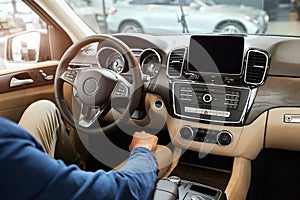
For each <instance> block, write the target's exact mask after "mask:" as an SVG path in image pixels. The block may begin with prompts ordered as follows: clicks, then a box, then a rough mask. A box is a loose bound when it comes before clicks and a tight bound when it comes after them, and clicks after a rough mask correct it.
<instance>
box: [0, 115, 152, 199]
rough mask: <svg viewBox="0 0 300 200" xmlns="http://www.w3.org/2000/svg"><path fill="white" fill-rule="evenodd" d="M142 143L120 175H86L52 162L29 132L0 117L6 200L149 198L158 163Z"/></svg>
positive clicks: (0, 169) (0, 188) (1, 188)
mask: <svg viewBox="0 0 300 200" xmlns="http://www.w3.org/2000/svg"><path fill="white" fill-rule="evenodd" d="M138 134H139V133H138ZM143 135H145V134H144V133H143ZM148 136H149V135H148ZM153 137H155V136H153ZM151 138H152V137H150V139H151ZM148 139H149V138H148ZM134 141H139V139H138V138H136V137H135V139H134V140H133V143H134ZM156 141H157V140H156ZM144 142H145V145H146V146H143V145H141V144H136V145H135V144H133V145H132V146H131V147H132V149H133V151H132V152H131V155H130V158H129V160H128V162H127V163H126V164H125V165H124V167H122V168H121V169H120V170H118V171H111V172H105V171H103V170H98V171H96V172H86V171H82V170H80V169H79V168H78V167H77V166H75V165H71V166H66V165H65V164H64V163H63V162H62V161H57V160H54V159H51V158H50V157H49V156H48V155H47V154H46V153H45V152H44V151H43V148H42V147H41V145H40V144H39V143H38V142H37V141H36V140H35V139H34V138H33V137H32V136H31V135H30V134H29V133H27V132H26V131H25V130H24V129H22V128H20V127H19V126H18V125H16V124H15V123H13V122H10V121H8V120H5V119H3V118H0V177H1V179H0V193H1V195H2V197H3V198H4V199H43V200H44V199H89V200H90V199H151V197H152V193H153V190H154V188H155V183H156V170H157V163H156V160H155V157H154V156H153V154H152V153H151V151H150V149H151V148H150V149H149V148H148V147H147V146H148V145H149V144H147V142H146V141H144ZM150 143H151V142H150ZM150 146H153V148H155V147H156V142H155V139H154V142H153V141H152V144H151V145H150ZM151 150H152V149H151Z"/></svg>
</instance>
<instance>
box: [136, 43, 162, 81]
mask: <svg viewBox="0 0 300 200" xmlns="http://www.w3.org/2000/svg"><path fill="white" fill-rule="evenodd" d="M150 51H152V52H153V53H154V54H155V55H156V57H157V58H158V62H159V64H161V56H160V54H159V53H158V52H157V51H156V50H155V49H152V48H147V49H144V50H143V51H142V52H141V53H140V57H139V63H140V66H141V71H142V73H143V67H144V61H145V59H146V58H147V57H148V56H149V55H153V54H152V53H150V54H148V55H146V56H145V58H143V59H142V60H141V57H142V56H143V54H144V53H146V52H150ZM143 74H144V73H143ZM145 75H147V74H145ZM155 76H156V75H153V76H150V79H152V78H154V77H155Z"/></svg>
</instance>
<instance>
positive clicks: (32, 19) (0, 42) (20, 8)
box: [0, 0, 46, 70]
mask: <svg viewBox="0 0 300 200" xmlns="http://www.w3.org/2000/svg"><path fill="white" fill-rule="evenodd" d="M45 28H46V24H45V22H43V21H42V20H41V19H40V17H39V16H38V15H36V14H35V13H34V12H33V11H32V10H31V9H30V8H29V7H28V6H27V5H26V4H25V3H23V2H22V1H21V0H0V70H5V69H8V68H10V66H9V64H7V62H6V60H5V59H6V58H7V56H6V54H7V52H6V50H5V43H6V41H7V38H9V37H10V36H12V35H16V34H18V33H21V32H24V31H28V32H30V31H36V30H38V32H40V31H41V30H43V31H42V32H44V31H45ZM29 35H30V34H29ZM32 35H33V36H32V37H34V36H36V33H35V34H32ZM21 38H24V39H23V40H21V41H19V42H18V40H20V39H21ZM25 38H26V37H22V36H20V37H17V39H15V40H12V41H11V42H12V43H11V45H19V44H20V45H21V46H20V49H21V48H22V51H23V54H25V53H26V51H27V52H29V55H23V58H24V59H23V60H22V59H16V60H13V59H12V60H10V61H9V62H10V63H14V61H16V62H17V63H18V64H19V65H22V63H23V64H25V63H26V62H29V61H31V62H32V61H37V60H36V59H35V58H34V59H31V60H30V59H28V57H29V58H30V56H33V55H31V54H32V51H33V50H34V49H30V47H32V46H34V44H31V43H29V42H30V41H29V40H26V41H25ZM26 39H28V38H26ZM18 43H19V44H18ZM25 47H26V48H27V49H26V48H25ZM34 48H38V47H34ZM18 53H21V52H17V53H16V52H10V54H11V55H10V56H11V57H12V56H13V55H15V57H18V56H17V54H18ZM12 58H13V57H12ZM25 58H26V59H25Z"/></svg>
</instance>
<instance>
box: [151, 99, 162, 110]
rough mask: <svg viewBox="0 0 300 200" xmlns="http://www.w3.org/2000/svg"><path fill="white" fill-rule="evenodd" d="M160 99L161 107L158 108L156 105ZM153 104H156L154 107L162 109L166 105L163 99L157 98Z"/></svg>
mask: <svg viewBox="0 0 300 200" xmlns="http://www.w3.org/2000/svg"><path fill="white" fill-rule="evenodd" d="M158 101H160V102H161V107H160V108H158V107H157V106H156V102H158ZM153 106H154V108H156V110H161V109H163V107H164V102H163V101H162V100H161V99H156V100H155V101H154V103H153Z"/></svg>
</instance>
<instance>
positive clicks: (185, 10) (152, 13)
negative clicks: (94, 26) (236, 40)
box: [107, 0, 269, 33]
mask: <svg viewBox="0 0 300 200" xmlns="http://www.w3.org/2000/svg"><path fill="white" fill-rule="evenodd" d="M181 5H182V6H181ZM268 21H269V16H268V15H267V13H266V12H265V11H264V10H261V9H257V8H254V7H247V6H243V5H241V6H236V5H224V4H216V3H215V2H214V1H213V0H179V1H178V0H119V1H117V2H115V3H114V4H113V6H112V7H111V8H110V11H109V13H108V17H107V24H108V28H109V30H110V31H111V32H157V31H158V30H159V31H163V30H168V31H169V32H170V31H174V32H190V33H211V32H221V33H264V32H265V31H266V29H267V24H268ZM150 27H151V29H150Z"/></svg>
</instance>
